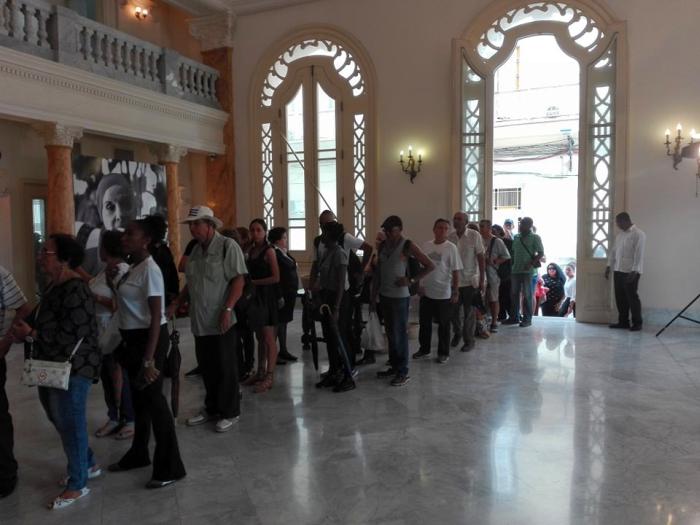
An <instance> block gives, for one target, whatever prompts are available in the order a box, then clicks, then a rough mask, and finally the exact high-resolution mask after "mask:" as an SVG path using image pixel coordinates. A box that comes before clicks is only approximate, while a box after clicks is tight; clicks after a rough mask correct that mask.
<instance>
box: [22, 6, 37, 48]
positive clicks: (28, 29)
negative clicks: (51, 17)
mask: <svg viewBox="0 0 700 525" xmlns="http://www.w3.org/2000/svg"><path fill="white" fill-rule="evenodd" d="M24 32H25V40H26V41H27V43H28V44H35V45H36V44H38V43H39V25H38V24H37V16H36V9H35V8H34V7H32V6H30V5H29V4H25V5H24Z"/></svg>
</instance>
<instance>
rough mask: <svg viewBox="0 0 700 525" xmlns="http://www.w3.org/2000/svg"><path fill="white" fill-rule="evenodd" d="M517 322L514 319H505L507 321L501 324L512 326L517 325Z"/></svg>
mask: <svg viewBox="0 0 700 525" xmlns="http://www.w3.org/2000/svg"><path fill="white" fill-rule="evenodd" d="M518 322H519V321H518V320H517V319H514V318H512V317H511V318H510V319H507V320H505V321H503V322H502V323H501V324H505V325H514V324H518Z"/></svg>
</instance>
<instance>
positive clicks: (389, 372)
mask: <svg viewBox="0 0 700 525" xmlns="http://www.w3.org/2000/svg"><path fill="white" fill-rule="evenodd" d="M396 373H397V372H396V370H394V369H393V368H388V369H386V370H380V371H379V372H377V377H378V378H380V379H383V378H385V377H393V376H395V375H396Z"/></svg>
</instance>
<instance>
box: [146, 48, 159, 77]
mask: <svg viewBox="0 0 700 525" xmlns="http://www.w3.org/2000/svg"><path fill="white" fill-rule="evenodd" d="M157 77H158V71H157V69H156V53H155V51H150V52H149V53H148V79H149V80H152V81H155V80H156V79H157Z"/></svg>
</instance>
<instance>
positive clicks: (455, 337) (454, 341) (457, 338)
mask: <svg viewBox="0 0 700 525" xmlns="http://www.w3.org/2000/svg"><path fill="white" fill-rule="evenodd" d="M461 339H462V338H461V337H460V335H459V334H455V335H453V336H452V341H450V346H451V347H453V348H454V347H455V346H457V345H458V344H459V341H460V340H461Z"/></svg>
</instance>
